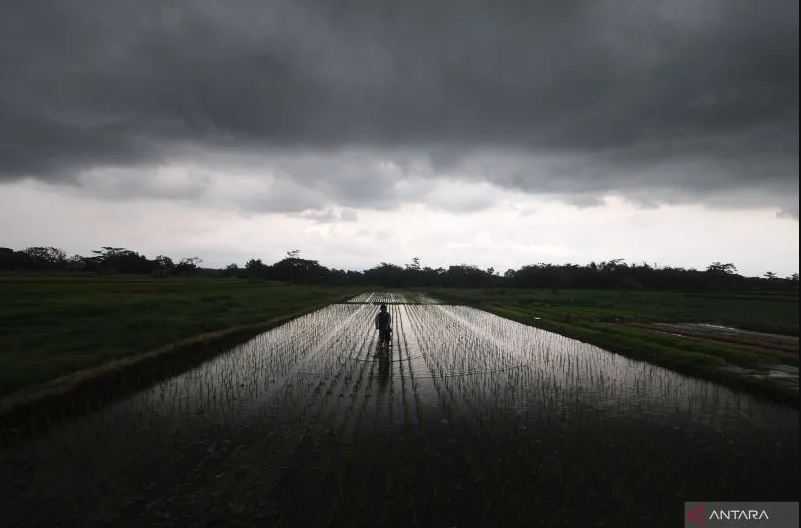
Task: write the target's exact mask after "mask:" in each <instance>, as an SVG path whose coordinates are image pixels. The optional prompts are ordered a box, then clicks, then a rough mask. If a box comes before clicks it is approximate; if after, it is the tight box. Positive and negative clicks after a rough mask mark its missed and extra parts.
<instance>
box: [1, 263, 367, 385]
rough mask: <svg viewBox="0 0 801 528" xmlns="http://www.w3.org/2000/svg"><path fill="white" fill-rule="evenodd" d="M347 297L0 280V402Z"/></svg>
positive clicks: (248, 287)
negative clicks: (116, 362) (113, 363)
mask: <svg viewBox="0 0 801 528" xmlns="http://www.w3.org/2000/svg"><path fill="white" fill-rule="evenodd" d="M354 292H355V290H353V289H347V288H333V287H319V286H287V285H282V284H280V283H271V282H264V281H247V280H240V279H231V280H227V279H206V278H188V279H175V278H169V279H152V278H149V277H135V278H131V277H120V276H112V277H96V276H75V275H61V276H59V275H54V276H42V275H20V274H6V275H0V298H1V299H2V303H0V396H1V395H5V394H8V393H11V392H14V391H15V390H18V389H20V388H22V387H25V386H29V385H32V384H36V383H40V382H43V381H47V380H50V379H52V378H55V377H58V376H61V375H64V374H68V373H71V372H74V371H76V370H79V369H83V368H87V367H92V366H96V365H99V364H102V363H104V362H107V361H109V360H113V359H118V358H120V357H123V356H128V355H131V354H138V353H141V352H146V351H148V350H151V349H153V348H156V347H159V346H162V345H165V344H168V343H172V342H175V341H178V340H181V339H184V338H187V337H191V336H194V335H197V334H200V333H203V332H210V331H215V330H220V329H224V328H228V327H232V326H237V325H243V324H249V323H256V322H260V321H266V320H268V319H271V318H274V317H279V316H283V315H288V314H292V313H295V312H299V311H303V310H306V309H309V308H312V307H313V306H316V305H321V304H326V303H328V302H331V301H334V300H336V299H340V298H342V297H345V296H347V295H349V294H351V293H354Z"/></svg>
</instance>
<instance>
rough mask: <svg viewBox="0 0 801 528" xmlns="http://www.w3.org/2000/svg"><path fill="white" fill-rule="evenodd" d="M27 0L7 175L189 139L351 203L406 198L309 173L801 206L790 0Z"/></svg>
mask: <svg viewBox="0 0 801 528" xmlns="http://www.w3.org/2000/svg"><path fill="white" fill-rule="evenodd" d="M15 4H16V5H15V6H14V7H7V6H6V7H4V8H3V13H2V16H0V34H2V39H3V45H2V46H1V47H0V68H2V77H0V177H2V178H3V179H6V180H12V179H18V178H22V177H34V178H39V179H43V180H47V181H58V180H64V179H72V178H75V177H76V175H77V174H79V173H80V172H81V171H85V170H88V169H92V168H94V167H99V166H123V167H131V166H138V165H142V166H147V165H152V164H157V163H159V162H162V161H164V160H169V159H171V158H172V157H174V156H175V152H176V151H178V150H179V149H180V148H181V147H182V146H184V145H195V146H200V147H204V148H208V149H213V150H220V151H234V152H237V151H242V152H248V153H250V154H252V153H253V152H261V151H264V152H267V153H272V154H275V153H279V154H278V155H279V157H281V158H286V157H289V158H292V161H291V162H286V163H284V164H283V166H282V167H283V169H285V170H284V174H285V175H286V177H288V178H295V179H297V182H296V183H300V184H304V183H306V184H308V185H309V186H311V187H314V188H315V189H316V191H318V192H325V193H326V194H328V195H330V196H333V197H334V199H335V200H336V201H337V202H340V203H342V204H344V205H346V206H353V205H359V204H368V205H369V204H383V203H386V202H387V201H390V202H391V200H392V198H393V195H392V193H391V192H390V191H388V190H387V189H388V188H391V186H387V185H385V184H384V183H385V180H384V179H380V178H379V179H370V178H365V177H361V176H359V175H358V174H357V173H359V172H360V171H362V172H364V173H365V174H367V173H369V171H366V170H364V169H363V165H359V164H358V163H357V161H358V160H356V159H351V158H347V157H346V158H347V159H351V161H354V163H353V164H352V165H350V166H348V167H346V168H343V167H337V170H336V171H335V172H334V174H332V175H327V174H325V171H324V170H323V171H321V172H314V171H312V172H311V173H310V171H309V170H307V167H308V166H309V165H310V164H309V163H308V162H307V161H305V156H306V155H307V153H313V155H314V156H317V157H319V156H325V155H326V153H328V154H330V155H331V156H332V157H333V158H336V159H339V158H337V156H339V154H338V153H339V152H341V151H342V150H343V149H344V150H347V149H352V148H356V149H361V152H373V153H375V157H376V159H391V160H393V161H394V162H396V163H398V164H400V165H401V166H402V165H403V164H404V162H405V161H404V160H405V159H407V158H409V157H410V156H411V157H412V158H413V157H414V154H412V155H409V154H408V153H409V152H412V153H417V155H418V157H419V156H422V157H425V158H427V159H428V162H429V163H430V166H431V167H432V168H433V172H434V173H436V172H437V170H439V169H441V170H443V171H446V172H448V173H449V177H453V171H454V170H455V171H457V172H458V173H459V174H460V175H461V176H460V177H463V178H467V179H477V180H484V181H489V182H492V183H494V184H496V185H499V186H504V187H511V188H515V189H520V190H524V191H527V192H534V193H540V192H546V193H553V194H560V195H565V196H568V197H569V196H573V198H574V201H576V202H582V201H588V203H590V202H592V200H593V198H592V197H593V196H597V195H599V194H602V193H604V192H620V193H623V194H629V195H632V196H636V195H647V194H648V193H656V194H654V195H653V198H654V199H655V200H657V201H659V200H660V199H665V200H670V199H675V200H679V201H680V200H686V199H692V198H693V197H696V198H698V197H701V198H700V199H701V201H704V200H711V201H714V200H716V199H717V198H716V196H718V195H721V193H723V194H725V195H726V196H736V197H738V198H737V200H739V201H743V200H745V201H744V202H743V203H747V202H748V199H746V198H747V197H748V196H751V197H752V198H753V197H758V200H756V201H757V202H760V203H763V204H764V205H768V206H775V207H779V208H781V209H782V210H783V211H784V213H785V214H789V215H793V216H796V217H797V214H798V205H797V200H798V198H797V195H798V179H797V178H798V117H797V116H798V5H797V2H796V1H794V0H789V1H782V0H777V1H771V2H756V1H748V2H745V1H734V0H720V1H711V0H710V1H704V2H697V1H672V2H635V1H631V2H611V1H610V2H599V1H587V2H530V1H526V2H477V1H461V0H460V1H453V2H450V1H448V2H430V1H419V2H381V1H376V0H364V1H349V2H328V1H320V2H304V1H289V0H286V1H283V0H281V1H272V2H270V1H266V2H265V1H255V0H254V1H229V2H213V1H211V0H208V1H202V0H201V1H197V2H187V3H178V2H175V3H173V2H163V1H159V2H152V1H139V2H121V1H120V2H118V1H109V0H102V1H101V0H95V1H81V2H61V3H57V2H39V1H30V0H29V1H25V2H23V1H20V2H16V3H15ZM397 152H403V153H404V154H403V155H397ZM266 159H268V160H269V156H267V157H266ZM490 161H491V162H492V163H491V164H490ZM311 165H314V166H317V165H320V164H319V163H318V164H314V163H312V164H311ZM371 182H373V183H371ZM752 191H753V192H752ZM788 196H790V197H791V198H792V200H788V199H787V198H788ZM752 201H753V200H752ZM749 204H750V203H749ZM303 205H304V207H305V206H307V205H308V204H305V203H304V204H303ZM793 207H795V210H794V211H793Z"/></svg>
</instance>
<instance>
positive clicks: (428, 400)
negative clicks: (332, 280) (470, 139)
mask: <svg viewBox="0 0 801 528" xmlns="http://www.w3.org/2000/svg"><path fill="white" fill-rule="evenodd" d="M406 300H407V299H405V298H404V297H402V296H399V295H397V294H383V293H370V294H364V295H362V296H360V297H358V298H355V299H353V302H352V303H345V304H337V305H331V306H329V307H326V308H324V309H322V310H319V311H317V312H314V313H312V314H309V315H307V316H304V317H301V318H299V319H296V320H293V321H291V322H289V323H287V324H285V325H283V326H281V327H279V328H276V329H273V330H271V331H269V332H266V333H264V334H262V335H260V336H257V337H256V338H254V339H251V340H250V341H248V342H246V343H244V344H242V345H240V346H237V347H235V348H233V349H232V350H230V351H229V352H227V353H225V354H223V355H220V356H218V357H216V358H214V359H212V360H210V361H208V362H206V363H204V364H202V365H200V366H199V367H197V368H194V369H192V370H190V371H188V372H186V373H184V374H182V375H179V376H176V377H174V378H171V379H168V380H166V381H164V382H161V383H159V384H157V385H155V386H153V387H152V388H150V389H147V390H144V391H141V392H140V393H138V394H136V395H134V396H132V397H129V398H127V399H125V400H122V401H119V402H117V403H114V404H113V405H111V406H109V407H107V408H105V409H103V410H101V411H98V412H95V413H93V414H91V415H88V416H85V417H82V418H80V419H77V420H74V421H72V422H71V423H68V424H66V425H64V426H61V427H58V428H55V429H53V430H52V431H51V432H49V433H48V434H47V435H46V436H43V437H41V438H39V439H37V440H36V441H34V442H32V443H30V444H27V445H25V446H21V447H17V448H14V449H12V450H6V451H5V452H2V453H0V456H1V457H2V458H0V467H2V469H3V475H4V477H5V482H4V484H5V485H6V486H7V488H8V489H7V490H5V491H4V493H3V499H2V500H3V501H4V502H5V503H6V504H5V505H4V511H6V512H8V513H6V519H9V520H10V521H11V525H12V526H14V525H21V526H22V525H24V526H29V525H42V526H45V525H47V526H51V525H53V521H54V520H59V521H62V522H63V523H64V524H70V523H75V524H83V525H86V524H114V525H131V526H134V525H136V526H142V525H153V524H158V523H163V524H165V525H172V524H193V525H205V524H215V523H217V524H219V523H222V524H237V523H241V524H242V525H247V524H251V523H253V522H255V521H261V520H269V521H271V523H274V524H277V525H288V526H291V525H296V524H299V523H308V524H313V525H332V524H333V525H379V524H398V525H405V526H408V525H412V526H414V525H419V526H428V525H454V524H456V525H464V524H467V523H471V524H472V523H474V522H484V523H486V524H488V525H493V524H495V523H498V522H511V523H516V522H520V523H526V524H529V525H543V526H547V525H571V524H575V523H576V522H592V523H594V524H598V522H606V523H612V522H624V524H626V525H631V524H632V523H634V524H637V522H648V523H650V524H652V525H665V526H671V525H677V524H680V522H681V512H682V511H683V501H684V500H698V499H702V500H711V499H720V500H723V499H752V500H757V499H771V500H782V499H791V498H793V497H794V496H795V490H796V489H797V486H798V483H799V482H798V480H799V478H798V439H799V438H798V436H799V435H798V431H799V426H798V413H797V411H796V410H794V409H792V408H788V407H784V406H779V405H776V404H773V403H770V402H766V401H762V400H759V399H757V398H754V397H752V396H749V395H746V394H741V393H736V392H733V391H731V390H729V389H727V388H724V387H721V386H718V385H716V384H713V383H710V382H706V381H701V380H696V379H692V378H688V377H686V376H683V375H679V374H676V373H673V372H671V371H668V370H666V369H664V368H661V367H657V366H653V365H650V364H648V363H644V362H639V361H633V360H629V359H626V358H624V357H622V356H619V355H616V354H612V353H609V352H606V351H604V350H601V349H599V348H596V347H594V346H591V345H587V344H584V343H581V342H578V341H575V340H572V339H568V338H564V337H561V336H559V335H556V334H553V333H550V332H546V331H543V330H539V329H536V328H531V327H527V326H524V325H521V324H518V323H515V322H512V321H509V320H506V319H502V318H499V317H497V316H494V315H491V314H488V313H485V312H482V311H479V310H475V309H472V308H467V307H461V306H447V305H437V304H430V305H426V304H417V303H420V302H425V301H426V299H425V298H421V299H415V300H414V301H415V303H416V304H404V301H406ZM377 302H389V303H392V304H390V305H389V309H390V311H391V313H392V316H393V321H394V334H393V343H392V346H391V347H390V348H389V349H388V350H384V349H381V348H379V347H378V345H377V335H376V331H375V329H374V326H373V317H374V316H375V314H376V311H377V306H376V305H375V304H374V303H377ZM78 483H79V484H78ZM309 505H313V507H309ZM635 521H636V522H635Z"/></svg>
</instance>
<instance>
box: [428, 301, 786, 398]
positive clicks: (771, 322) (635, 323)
mask: <svg viewBox="0 0 801 528" xmlns="http://www.w3.org/2000/svg"><path fill="white" fill-rule="evenodd" d="M428 291H429V293H430V294H431V295H433V296H435V297H437V298H439V299H443V300H446V301H449V302H453V303H459V304H466V305H470V306H474V307H477V308H481V309H483V310H487V311H490V312H492V313H495V314H497V315H500V316H502V317H507V318H509V319H513V320H515V321H518V322H522V323H525V324H529V325H532V326H536V327H539V328H543V329H545V330H550V331H553V332H557V333H560V334H562V335H565V336H567V337H572V338H575V339H580V340H582V341H585V342H587V343H591V344H594V345H597V346H599V347H602V348H605V349H607V350H610V351H612V352H617V353H620V354H623V355H625V356H628V357H632V358H635V359H643V360H646V361H649V362H651V363H654V364H657V365H661V366H664V367H668V368H671V369H673V370H676V371H678V372H682V373H685V374H690V375H693V376H697V377H701V378H706V379H711V380H714V381H717V382H720V383H723V384H725V385H727V386H730V387H734V388H739V389H745V390H748V391H750V392H754V393H758V394H762V395H765V396H768V397H770V398H772V399H775V400H779V401H783V402H789V403H792V404H793V405H798V359H799V353H798V351H799V348H798V296H797V295H787V294H777V293H773V292H768V293H764V292H732V293H726V292H665V291H642V290H523V289H475V290H467V289H432V290H428ZM713 325H719V326H713ZM734 329H741V330H745V331H742V332H738V331H736V330H734Z"/></svg>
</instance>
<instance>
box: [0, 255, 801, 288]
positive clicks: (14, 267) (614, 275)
mask: <svg viewBox="0 0 801 528" xmlns="http://www.w3.org/2000/svg"><path fill="white" fill-rule="evenodd" d="M92 253H93V254H92V255H90V256H81V255H73V256H71V257H67V254H66V253H65V252H64V251H63V250H61V249H58V248H54V247H44V246H37V247H29V248H26V249H24V250H19V251H15V250H13V249H10V248H0V270H6V271H50V272H53V271H64V272H84V273H100V274H117V273H123V274H140V275H142V274H146V275H151V276H155V277H167V276H173V275H179V276H180V275H204V276H215V277H237V278H244V279H263V280H275V281H283V282H294V283H312V284H337V285H375V286H383V287H389V288H406V287H457V288H487V287H515V288H551V289H562V288H627V289H638V288H647V289H774V290H793V289H795V290H797V289H798V273H794V274H793V275H791V276H789V277H784V278H782V277H779V276H778V275H777V274H775V273H773V272H766V273H765V274H764V275H763V276H762V277H745V276H743V275H740V274H739V273H738V272H737V267H736V266H735V265H734V264H733V263H730V262H728V263H723V262H713V263H711V264H710V265H709V266H707V268H706V269H704V270H697V269H692V268H689V269H688V268H681V267H671V266H665V267H657V266H651V265H649V264H647V263H642V264H629V263H626V262H625V261H624V260H623V259H613V260H610V261H603V262H600V263H595V262H590V263H589V264H586V265H579V264H548V263H544V262H541V263H538V264H531V265H525V266H522V267H520V268H519V269H508V270H506V271H505V272H504V273H502V274H501V273H499V272H498V271H496V270H495V269H494V268H487V269H482V268H480V267H478V266H474V265H470V264H458V265H452V266H448V267H447V268H442V267H439V268H431V267H428V266H422V265H421V264H420V259H419V258H417V257H415V258H413V259H412V261H411V262H410V263H409V264H406V265H404V266H399V265H396V264H391V263H388V262H382V263H380V264H379V265H377V266H374V267H372V268H370V269H367V270H364V271H353V270H344V269H336V268H328V267H326V266H323V265H321V264H320V263H319V262H318V261H317V260H310V259H304V258H301V257H300V251H299V250H292V251H288V252H287V254H286V257H285V258H283V259H281V260H279V261H278V262H275V263H274V264H265V263H263V262H262V260H261V259H251V260H249V261H248V262H247V263H246V264H245V265H244V266H239V265H238V264H230V265H229V266H227V267H226V268H224V269H211V268H202V267H200V263H201V260H200V259H199V258H197V257H186V258H182V259H180V260H178V261H174V260H173V259H171V258H170V257H167V256H164V255H159V256H157V257H155V258H153V259H148V258H147V257H146V256H144V255H142V254H140V253H138V252H136V251H132V250H129V249H125V248H121V247H113V246H104V247H102V248H100V249H98V250H95V251H93V252H92Z"/></svg>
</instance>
